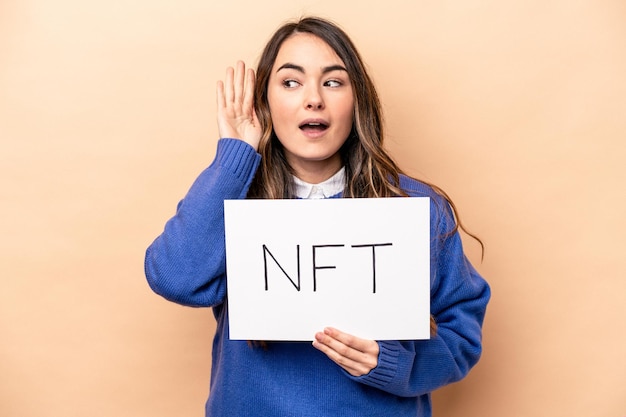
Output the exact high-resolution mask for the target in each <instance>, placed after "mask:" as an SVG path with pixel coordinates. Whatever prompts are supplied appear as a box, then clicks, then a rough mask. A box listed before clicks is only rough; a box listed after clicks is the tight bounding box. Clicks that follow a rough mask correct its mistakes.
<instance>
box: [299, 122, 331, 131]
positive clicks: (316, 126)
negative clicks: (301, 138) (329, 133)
mask: <svg viewBox="0 0 626 417" xmlns="http://www.w3.org/2000/svg"><path fill="white" fill-rule="evenodd" d="M299 127H300V129H301V130H304V131H308V132H323V131H324V130H326V129H328V125H327V124H326V123H324V122H305V123H302V124H301V125H300V126H299Z"/></svg>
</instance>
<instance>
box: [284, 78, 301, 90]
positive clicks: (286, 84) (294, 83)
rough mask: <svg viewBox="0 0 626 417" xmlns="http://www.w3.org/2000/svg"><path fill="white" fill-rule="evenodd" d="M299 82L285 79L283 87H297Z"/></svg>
mask: <svg viewBox="0 0 626 417" xmlns="http://www.w3.org/2000/svg"><path fill="white" fill-rule="evenodd" d="M298 84H299V83H298V82H297V81H296V80H284V81H283V87H285V88H295V87H297V86H298Z"/></svg>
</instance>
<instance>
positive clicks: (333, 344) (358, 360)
mask: <svg viewBox="0 0 626 417" xmlns="http://www.w3.org/2000/svg"><path fill="white" fill-rule="evenodd" d="M313 347H315V348H316V349H318V350H320V351H322V352H324V353H325V354H326V356H328V357H329V358H330V359H331V360H332V361H333V362H335V363H336V364H337V365H339V366H341V367H342V368H343V369H345V370H346V371H347V372H348V373H349V374H350V375H352V376H362V375H366V374H368V373H369V372H370V371H371V370H372V369H374V368H375V367H376V366H377V365H378V353H379V352H380V348H379V347H378V342H376V341H375V340H367V339H361V338H358V337H356V336H352V335H350V334H347V333H344V332H341V331H339V330H337V329H333V328H332V327H327V328H325V329H324V331H323V332H318V333H316V334H315V340H314V341H313Z"/></svg>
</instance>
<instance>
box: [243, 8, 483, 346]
mask: <svg viewBox="0 0 626 417" xmlns="http://www.w3.org/2000/svg"><path fill="white" fill-rule="evenodd" d="M299 33H305V34H311V35H314V36H316V37H318V38H320V39H321V40H323V41H324V42H326V43H327V44H328V45H329V46H330V47H331V48H332V49H333V50H334V51H335V53H336V54H337V56H339V58H340V59H341V60H342V61H343V63H344V65H345V67H346V69H347V72H348V75H349V78H350V83H351V85H352V91H353V94H354V117H353V125H352V129H351V131H350V134H349V136H348V138H347V140H346V141H345V143H344V144H343V146H342V147H341V149H340V151H339V152H340V154H341V158H342V162H343V165H344V167H345V170H346V185H345V189H344V192H343V197H347V198H362V197H394V196H407V193H406V192H405V191H404V190H402V189H401V188H400V175H401V174H403V172H402V171H401V170H400V168H399V167H398V165H397V164H396V163H395V162H394V160H393V159H392V158H391V157H390V156H389V154H388V153H387V152H386V151H385V149H384V148H383V139H384V137H385V136H384V132H383V124H384V123H383V115H382V110H381V104H380V100H379V97H378V93H377V92H376V88H375V87H374V83H373V81H372V79H371V78H370V76H369V75H368V72H367V70H366V68H365V64H364V62H363V60H362V58H361V55H360V54H359V52H358V51H357V49H356V47H355V46H354V44H353V43H352V41H351V39H350V38H349V37H348V35H347V34H346V33H345V32H344V31H343V30H342V29H341V28H339V27H338V26H337V25H336V24H334V23H333V22H331V21H328V20H325V19H321V18H318V17H304V18H301V19H299V20H297V21H294V22H289V23H286V24H284V25H283V26H281V27H280V28H279V29H278V30H277V31H276V32H275V33H274V35H273V36H272V37H271V38H270V40H269V41H268V43H267V45H266V46H265V49H264V50H263V52H262V54H261V57H260V59H259V63H258V66H257V70H256V85H255V110H256V114H257V116H258V118H259V122H260V124H261V128H262V132H263V133H262V136H261V140H260V143H259V148H258V152H259V153H260V154H261V164H260V167H259V169H258V170H257V173H256V175H255V177H254V180H253V181H252V184H251V186H250V190H249V192H248V196H247V197H248V198H264V199H280V198H293V196H294V193H293V190H294V182H293V174H294V172H293V170H292V168H291V167H290V166H289V163H288V162H287V159H286V157H285V154H284V149H283V146H282V145H281V143H280V141H279V140H278V137H277V136H276V133H275V132H274V128H273V126H272V118H271V115H270V107H269V102H268V95H267V89H268V82H269V78H270V75H271V72H272V68H273V66H274V62H275V60H276V56H277V55H278V52H279V50H280V47H281V46H282V44H283V42H285V40H287V39H289V38H290V37H291V36H293V35H295V34H299ZM422 182H424V181H422ZM427 185H429V186H431V187H432V188H433V189H434V190H435V192H437V193H438V194H440V195H441V196H442V197H444V198H445V200H446V201H447V202H448V203H449V204H450V207H451V208H452V210H453V213H454V216H455V221H456V223H455V227H454V230H453V231H452V232H451V233H454V232H456V231H457V229H458V228H459V227H460V228H461V229H463V230H464V231H465V232H466V233H468V234H469V235H470V236H472V237H474V238H475V239H477V241H478V242H479V243H480V245H481V247H482V245H483V244H482V242H481V241H480V239H478V238H477V237H475V236H474V235H472V234H471V233H469V232H467V230H466V229H465V228H464V227H463V225H462V224H461V222H460V219H459V216H458V213H457V210H456V207H455V205H454V204H453V203H452V200H451V199H450V198H449V197H448V195H447V194H446V193H445V192H443V190H441V189H440V188H438V187H436V186H434V185H433V184H428V183H427ZM436 329H437V326H436V324H435V321H434V319H433V318H432V316H431V333H432V334H435V333H436Z"/></svg>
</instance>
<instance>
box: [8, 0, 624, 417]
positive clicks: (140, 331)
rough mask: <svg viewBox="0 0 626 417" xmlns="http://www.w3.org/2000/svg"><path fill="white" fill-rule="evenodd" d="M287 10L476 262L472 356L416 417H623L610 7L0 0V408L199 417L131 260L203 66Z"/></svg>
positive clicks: (159, 194)
mask: <svg viewBox="0 0 626 417" xmlns="http://www.w3.org/2000/svg"><path fill="white" fill-rule="evenodd" d="M308 13H313V14H320V15H322V16H326V17H330V18H333V19H335V20H336V21H338V22H339V23H341V25H342V26H343V27H344V28H345V29H346V30H347V31H348V32H349V33H350V34H351V35H352V37H353V39H354V40H355V42H356V43H357V45H358V46H359V48H360V50H361V52H362V54H363V55H364V57H365V59H366V61H367V62H368V63H369V66H370V68H371V71H372V75H373V76H374V78H375V81H376V83H377V85H378V87H379V90H380V93H381V96H382V99H383V101H384V104H385V111H386V115H387V121H388V130H389V142H388V146H389V149H390V150H391V151H392V153H393V155H394V156H395V157H396V158H397V159H398V161H399V162H400V164H401V165H402V166H403V167H404V168H405V169H406V170H407V171H408V172H409V173H411V174H413V175H416V176H419V177H421V178H424V179H428V180H430V181H433V182H435V183H437V184H439V185H440V186H442V187H443V188H444V189H446V190H447V191H448V192H449V193H450V194H451V196H452V197H453V199H454V200H455V201H456V203H457V204H458V206H459V208H460V210H461V212H462V216H463V218H464V220H465V221H466V223H467V225H468V226H469V227H470V228H471V230H473V231H475V232H476V233H478V234H479V235H480V236H481V237H482V239H483V240H484V242H485V244H486V246H487V252H486V255H485V260H484V262H483V263H482V264H481V263H480V260H479V253H478V247H477V245H476V244H475V243H474V242H472V241H471V240H468V239H467V240H466V242H467V250H468V253H469V254H470V256H471V258H472V260H473V261H474V263H475V264H476V265H477V267H478V269H479V270H480V271H481V272H482V273H483V274H484V276H485V277H487V278H488V280H489V282H490V283H491V285H492V288H493V300H492V302H491V304H490V307H489V311H488V317H487V320H486V323H485V337H484V357H483V360H482V361H481V362H480V364H479V365H478V366H477V367H476V368H475V369H474V371H473V372H472V373H471V374H470V376H469V377H468V378H467V379H466V380H465V381H463V382H461V383H459V384H455V385H453V386H450V387H448V388H446V389H444V390H442V391H440V392H438V393H436V394H435V407H436V413H435V415H436V416H439V417H445V416H464V417H479V416H480V417H486V416H487V417H496V416H497V417H500V416H508V417H518V416H519V417H527V416H551V417H555V416H567V417H571V416H585V417H586V416H597V417H618V416H619V417H621V416H624V415H626V361H625V360H624V357H625V354H626V325H625V321H626V302H625V301H626V280H625V278H626V277H625V275H626V255H625V252H626V245H625V243H624V231H625V230H626V227H625V226H626V221H625V216H624V204H625V203H626V193H625V191H624V189H625V186H624V183H625V182H626V170H625V169H624V163H623V161H624V159H625V158H626V145H625V143H624V142H625V140H626V75H625V74H626V3H624V2H623V1H620V0H613V1H610V0H602V1H599V0H580V1H572V0H554V1H549V0H548V1H546V0H541V1H539V0H532V1H521V0H520V1H502V0H463V1H408V0H407V1H398V0H388V1H383V2H371V4H368V5H363V4H361V3H359V5H358V6H357V3H356V2H354V3H353V2H344V3H342V2H338V1H336V0H333V1H331V0H320V1H309V2H304V1H300V2H298V1H295V2H294V1H293V0H272V1H266V2H259V1H254V2H253V1H250V2H238V1H220V2H217V1H211V0H204V1H199V0H190V1H186V2H174V1H148V0H137V1H130V2H129V1H126V0H124V1H123V0H107V1H104V0H97V1H82V0H81V1H79V0H57V1H46V0H20V1H17V0H4V1H2V2H0V138H1V148H0V178H1V179H0V181H2V184H1V188H0V189H1V191H0V207H1V208H0V209H1V210H2V212H1V213H2V216H0V236H1V237H0V285H1V287H0V415H2V416H7V417H8V416H28V417H31V416H33V417H34V416H44V415H46V416H64V417H74V416H81V417H82V416H87V415H89V416H116V417H122V416H130V417H136V416H152V417H154V416H201V415H202V412H203V411H202V410H203V404H204V400H205V397H206V392H207V389H208V380H209V369H210V341H211V336H212V333H213V329H214V321H213V318H212V315H211V313H210V311H209V310H206V309H204V310H203V309H190V308H184V307H180V306H177V305H174V304H171V303H168V302H166V301H164V300H162V299H160V298H159V297H157V296H156V295H154V294H152V293H151V292H150V290H149V288H148V286H147V284H146V283H145V279H144V276H143V253H144V250H145V248H146V246H147V245H148V244H149V243H150V242H151V241H152V239H153V238H154V237H155V236H156V235H157V234H158V233H160V231H161V230H162V227H163V224H164V222H165V221H166V220H167V218H169V217H170V216H171V215H172V214H173V212H174V208H175V205H176V203H177V202H178V200H179V199H180V198H181V197H182V196H183V195H184V193H185V191H186V190H187V188H188V186H189V185H190V184H191V182H192V181H193V179H194V178H195V176H196V175H197V174H198V173H199V172H200V170H202V169H203V167H205V166H206V165H207V164H208V163H210V161H211V160H212V157H213V152H214V149H215V142H216V136H217V129H216V126H215V106H214V101H215V99H214V86H215V82H216V80H217V79H219V78H221V77H222V75H223V73H224V68H225V67H226V66H227V65H231V64H232V63H234V61H235V60H236V59H238V58H242V59H245V60H246V61H248V62H249V63H253V64H255V63H256V58H257V57H258V55H259V53H260V49H261V48H262V46H263V44H264V43H265V41H266V40H267V38H268V36H269V35H270V33H271V32H272V31H273V30H274V29H275V28H276V27H277V26H278V25H279V24H280V23H282V22H283V21H284V20H286V19H289V18H292V17H296V16H299V15H301V14H308Z"/></svg>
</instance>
